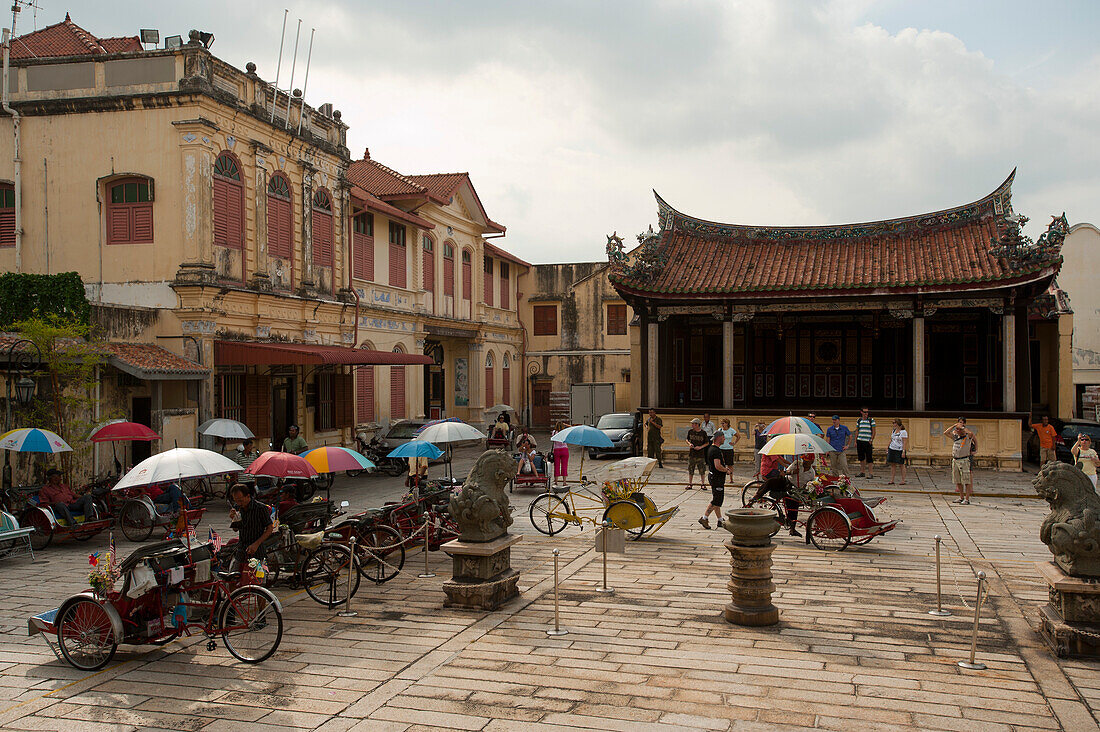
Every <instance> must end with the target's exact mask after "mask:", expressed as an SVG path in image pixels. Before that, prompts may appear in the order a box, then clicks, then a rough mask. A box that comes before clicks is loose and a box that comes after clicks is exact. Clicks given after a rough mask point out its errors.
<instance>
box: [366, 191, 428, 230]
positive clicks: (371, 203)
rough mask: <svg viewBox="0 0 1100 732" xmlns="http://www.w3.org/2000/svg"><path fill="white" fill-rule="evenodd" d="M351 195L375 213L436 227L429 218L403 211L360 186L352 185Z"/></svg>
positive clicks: (419, 224)
mask: <svg viewBox="0 0 1100 732" xmlns="http://www.w3.org/2000/svg"><path fill="white" fill-rule="evenodd" d="M351 197H352V199H353V200H356V201H359V202H361V203H362V204H363V206H364V207H365V208H367V209H369V210H371V211H374V212H375V213H380V214H383V215H385V216H389V217H390V218H391V219H397V220H398V221H404V222H405V223H406V224H412V225H413V226H418V227H420V228H421V229H429V230H431V229H434V228H435V224H433V223H432V222H431V221H428V220H427V219H422V218H420V217H419V216H417V215H416V214H411V213H409V212H408V211H402V210H401V209H399V208H397V207H396V206H391V205H390V204H388V203H386V202H385V201H383V200H382V199H381V198H379V197H378V196H374V195H371V194H370V193H367V192H366V191H364V190H363V189H362V188H360V187H359V186H356V185H353V186H352V187H351Z"/></svg>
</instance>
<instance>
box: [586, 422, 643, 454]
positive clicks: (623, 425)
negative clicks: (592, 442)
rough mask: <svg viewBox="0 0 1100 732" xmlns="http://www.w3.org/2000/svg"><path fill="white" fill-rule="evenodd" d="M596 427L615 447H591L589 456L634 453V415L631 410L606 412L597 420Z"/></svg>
mask: <svg viewBox="0 0 1100 732" xmlns="http://www.w3.org/2000/svg"><path fill="white" fill-rule="evenodd" d="M596 429H598V430H601V431H602V432H603V433H604V434H605V435H607V437H608V438H609V439H610V440H611V442H612V444H613V445H614V446H613V447H590V448H588V457H590V458H593V459H595V458H598V457H608V456H611V455H625V456H626V457H630V456H631V455H633V454H634V415H633V414H632V413H630V412H615V413H612V414H605V415H603V416H602V417H600V419H599V420H598V421H597V422H596Z"/></svg>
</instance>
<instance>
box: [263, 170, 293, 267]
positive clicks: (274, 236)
mask: <svg viewBox="0 0 1100 732" xmlns="http://www.w3.org/2000/svg"><path fill="white" fill-rule="evenodd" d="M293 231H294V214H293V209H292V208H291V202H290V182H289V181H288V180H287V179H286V178H285V177H284V176H283V175H281V174H279V173H276V174H275V175H273V176H271V180H270V181H269V182H268V184H267V251H268V253H269V254H270V255H271V256H273V257H278V258H279V259H282V260H286V261H288V262H290V261H293V256H294V234H293Z"/></svg>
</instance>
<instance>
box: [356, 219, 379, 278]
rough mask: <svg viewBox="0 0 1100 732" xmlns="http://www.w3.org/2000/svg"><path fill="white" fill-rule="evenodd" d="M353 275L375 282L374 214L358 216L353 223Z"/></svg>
mask: <svg viewBox="0 0 1100 732" xmlns="http://www.w3.org/2000/svg"><path fill="white" fill-rule="evenodd" d="M351 252H352V259H353V262H352V275H353V276H354V277H358V278H359V279H361V280H367V281H368V282H374V214H372V213H367V212H366V211H364V212H363V213H360V214H356V215H355V217H354V218H353V219H352V221H351Z"/></svg>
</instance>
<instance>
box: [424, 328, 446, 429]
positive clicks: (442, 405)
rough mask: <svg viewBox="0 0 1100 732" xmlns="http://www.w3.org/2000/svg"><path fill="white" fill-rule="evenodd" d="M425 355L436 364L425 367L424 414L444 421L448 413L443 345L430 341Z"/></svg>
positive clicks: (429, 417)
mask: <svg viewBox="0 0 1100 732" xmlns="http://www.w3.org/2000/svg"><path fill="white" fill-rule="evenodd" d="M424 355H425V356H431V358H432V360H433V361H434V362H435V363H432V364H429V365H427V366H425V367H424V413H425V414H426V415H427V417H428V419H442V418H443V417H444V415H445V414H446V412H447V406H446V398H447V397H446V394H447V389H446V386H447V380H446V376H445V374H444V371H443V345H442V344H441V343H437V342H435V341H428V343H427V345H425V346H424Z"/></svg>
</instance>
